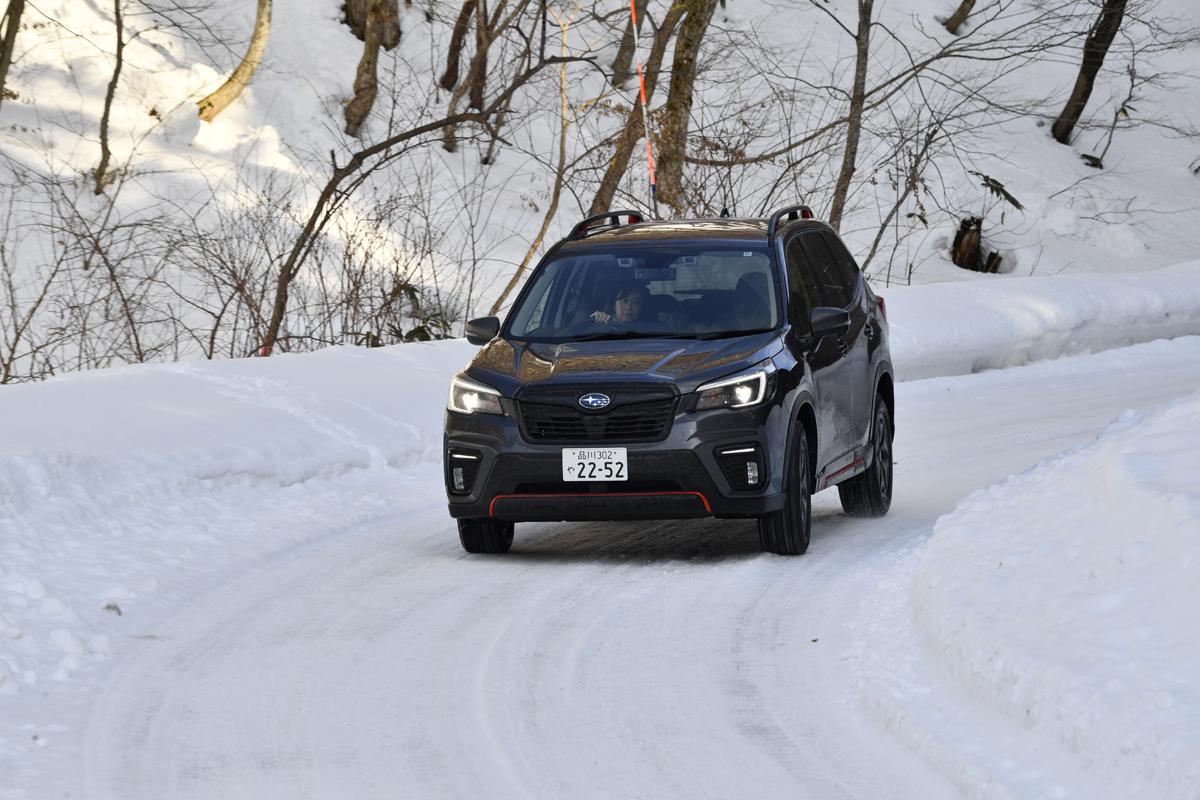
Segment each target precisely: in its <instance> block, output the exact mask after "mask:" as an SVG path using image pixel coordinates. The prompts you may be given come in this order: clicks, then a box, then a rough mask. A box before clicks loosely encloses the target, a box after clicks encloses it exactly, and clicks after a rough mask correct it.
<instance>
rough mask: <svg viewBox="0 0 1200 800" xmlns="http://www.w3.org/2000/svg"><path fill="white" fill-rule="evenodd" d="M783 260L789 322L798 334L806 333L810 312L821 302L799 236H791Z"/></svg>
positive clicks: (809, 324)
mask: <svg viewBox="0 0 1200 800" xmlns="http://www.w3.org/2000/svg"><path fill="white" fill-rule="evenodd" d="M784 259H785V260H786V261H787V276H788V301H789V302H788V306H789V309H788V317H789V321H790V322H791V323H792V325H793V326H794V327H795V328H796V330H798V331H799V332H800V333H808V331H809V329H810V327H811V322H810V317H811V315H812V310H813V309H814V308H815V307H817V306H819V305H823V302H822V300H821V295H820V291H819V289H818V288H817V281H816V278H815V277H814V276H813V271H812V270H811V269H809V267H808V260H807V258H806V257H805V254H804V250H803V248H801V246H800V237H799V236H793V237H792V239H791V240H790V241H789V242H788V244H787V247H786V248H785V249H784Z"/></svg>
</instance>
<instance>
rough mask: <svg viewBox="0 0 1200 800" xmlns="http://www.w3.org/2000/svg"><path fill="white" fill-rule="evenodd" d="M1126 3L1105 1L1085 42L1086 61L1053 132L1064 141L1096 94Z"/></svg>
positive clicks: (1124, 1)
mask: <svg viewBox="0 0 1200 800" xmlns="http://www.w3.org/2000/svg"><path fill="white" fill-rule="evenodd" d="M1125 3H1126V0H1103V5H1102V6H1101V7H1100V15H1099V16H1098V17H1096V21H1095V23H1094V24H1093V25H1092V27H1091V29H1090V30H1088V34H1087V39H1086V40H1085V41H1084V43H1083V63H1081V64H1080V66H1079V75H1078V77H1076V78H1075V86H1074V88H1073V89H1072V90H1071V96H1070V97H1068V98H1067V104H1066V105H1065V106H1063V110H1062V112H1061V113H1060V114H1059V115H1058V119H1056V120H1055V121H1054V125H1053V126H1051V128H1050V133H1051V134H1052V135H1053V136H1054V138H1055V139H1056V140H1057V141H1059V142H1061V143H1062V144H1067V143H1068V141H1069V140H1070V138H1071V131H1073V130H1074V129H1075V124H1076V123H1077V122H1079V117H1080V115H1081V114H1083V109H1084V107H1085V106H1086V105H1087V102H1088V98H1090V97H1091V96H1092V86H1093V85H1094V84H1095V82H1096V74H1097V73H1098V72H1100V68H1101V67H1102V66H1104V57H1105V56H1106V55H1108V48H1109V46H1111V45H1112V41H1113V39H1114V38H1115V37H1116V35H1117V30H1118V29H1120V27H1121V18H1122V17H1124V16H1125Z"/></svg>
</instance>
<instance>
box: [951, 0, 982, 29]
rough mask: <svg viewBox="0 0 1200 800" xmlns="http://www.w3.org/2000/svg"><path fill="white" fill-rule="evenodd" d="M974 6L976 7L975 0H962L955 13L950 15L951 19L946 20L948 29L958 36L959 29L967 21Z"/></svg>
mask: <svg viewBox="0 0 1200 800" xmlns="http://www.w3.org/2000/svg"><path fill="white" fill-rule="evenodd" d="M973 8H975V0H962V2H961V3H959V4H958V8H957V9H955V11H954V13H953V14H951V15H950V19H948V20H946V30H948V31H950V32H951V33H952V34H954V35H955V36H958V29H959V28H960V27H961V26H962V24H963V23H964V22H966V21H967V17H968V16H969V15H970V13H971V9H973Z"/></svg>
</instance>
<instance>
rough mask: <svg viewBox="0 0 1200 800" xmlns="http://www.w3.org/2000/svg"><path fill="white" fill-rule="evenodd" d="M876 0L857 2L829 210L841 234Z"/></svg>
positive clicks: (859, 128) (859, 134) (859, 129)
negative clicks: (842, 143) (842, 139)
mask: <svg viewBox="0 0 1200 800" xmlns="http://www.w3.org/2000/svg"><path fill="white" fill-rule="evenodd" d="M874 5H875V0H858V30H857V31H856V32H855V35H854V44H855V55H854V86H853V87H851V89H850V111H849V113H848V115H847V119H846V147H845V149H843V150H842V168H841V170H840V171H839V172H838V177H837V183H836V184H834V187H833V202H832V203H831V204H830V207H829V225H830V226H831V227H832V228H833V229H834V230H835V231H840V230H841V226H842V212H843V211H844V210H845V208H846V197H847V196H848V195H849V194H850V180H851V179H852V178H853V177H854V169H855V162H856V161H857V160H858V141H859V139H860V138H861V137H862V115H863V104H864V102H865V100H866V94H867V61H868V59H869V58H870V56H871V11H872V9H873V7H874Z"/></svg>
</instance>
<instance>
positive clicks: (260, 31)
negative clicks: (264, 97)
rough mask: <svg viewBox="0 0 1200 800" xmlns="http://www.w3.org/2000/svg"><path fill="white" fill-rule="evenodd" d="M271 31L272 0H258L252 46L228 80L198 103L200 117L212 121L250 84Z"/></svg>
mask: <svg viewBox="0 0 1200 800" xmlns="http://www.w3.org/2000/svg"><path fill="white" fill-rule="evenodd" d="M270 32H271V0H258V12H257V16H256V17H255V20H254V33H253V34H252V35H251V36H250V46H249V47H248V48H247V50H246V55H245V56H244V57H243V58H242V61H241V63H240V64H238V66H237V69H235V70H234V71H233V74H232V75H230V76H229V78H228V80H226V81H225V83H223V84H221V86H220V87H219V88H218V89H217V90H216V91H215V92H213V93H212V94H210V95H208V96H207V97H205V98H203V99H202V100H200V102H198V103H197V106H199V109H200V119H202V120H204V121H205V122H212V121H213V120H214V119H216V118H217V115H218V114H220V113H221V112H222V111H224V110H225V109H226V107H228V106H229V104H230V103H232V102H233V101H234V100H236V99H237V98H238V95H240V94H241V93H242V89H245V88H246V87H247V86H249V85H250V80H251V79H252V78H253V77H254V71H255V70H257V69H258V65H259V63H260V62H261V61H262V56H263V53H264V52H265V51H266V49H267V37H268V35H269V34H270Z"/></svg>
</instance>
